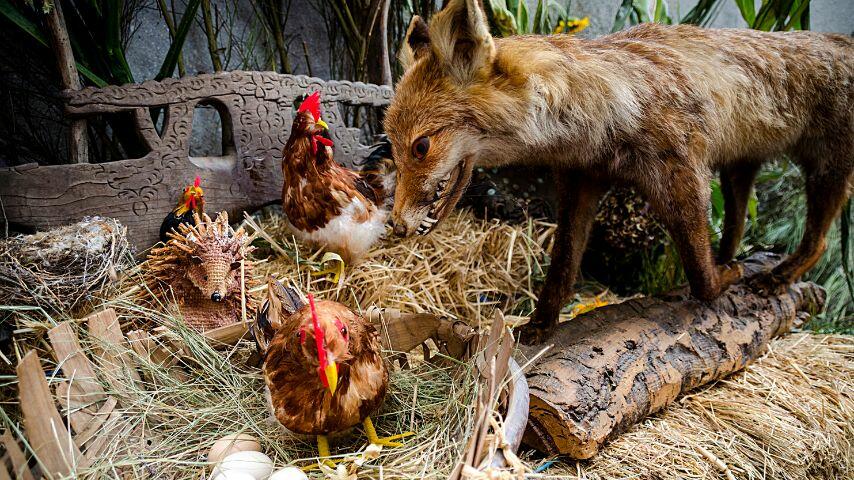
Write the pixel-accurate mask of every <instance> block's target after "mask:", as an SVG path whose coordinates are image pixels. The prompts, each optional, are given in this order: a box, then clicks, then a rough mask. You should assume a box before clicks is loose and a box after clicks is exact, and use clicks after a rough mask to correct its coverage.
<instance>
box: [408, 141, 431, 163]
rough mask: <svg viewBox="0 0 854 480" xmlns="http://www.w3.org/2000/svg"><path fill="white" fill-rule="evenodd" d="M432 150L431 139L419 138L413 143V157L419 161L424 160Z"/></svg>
mask: <svg viewBox="0 0 854 480" xmlns="http://www.w3.org/2000/svg"><path fill="white" fill-rule="evenodd" d="M428 150H430V139H429V138H427V137H418V138H416V139H415V141H414V142H412V156H413V157H415V158H417V159H418V160H423V159H424V157H425V156H426V155H427V151H428Z"/></svg>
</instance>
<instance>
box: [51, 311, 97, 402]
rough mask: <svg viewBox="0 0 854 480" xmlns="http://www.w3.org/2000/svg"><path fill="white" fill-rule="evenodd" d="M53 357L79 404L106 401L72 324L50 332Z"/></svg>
mask: <svg viewBox="0 0 854 480" xmlns="http://www.w3.org/2000/svg"><path fill="white" fill-rule="evenodd" d="M47 334H48V337H49V338H50V344H51V346H53V356H54V358H55V359H56V363H57V365H58V366H59V367H60V368H62V373H63V375H64V376H65V378H66V379H67V380H68V381H69V382H70V390H69V394H70V395H71V396H72V399H73V400H76V401H78V402H87V403H92V402H98V401H101V400H104V398H106V397H105V395H104V389H103V387H102V386H101V383H100V382H99V381H98V375H97V374H96V373H95V367H94V366H93V365H92V362H90V361H89V358H88V357H86V355H85V354H84V353H83V349H82V348H81V347H80V341H79V340H78V338H77V334H76V333H74V330H73V329H72V328H71V322H62V323H60V324H59V325H57V326H55V327H53V328H52V329H50V330H49V331H48V332H47Z"/></svg>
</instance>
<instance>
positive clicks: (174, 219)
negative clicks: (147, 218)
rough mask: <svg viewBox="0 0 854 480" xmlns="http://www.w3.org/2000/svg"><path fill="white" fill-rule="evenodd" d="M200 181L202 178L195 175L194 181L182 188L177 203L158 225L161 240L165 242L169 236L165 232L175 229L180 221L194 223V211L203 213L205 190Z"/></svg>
mask: <svg viewBox="0 0 854 480" xmlns="http://www.w3.org/2000/svg"><path fill="white" fill-rule="evenodd" d="M201 182H202V179H201V178H199V177H196V181H195V182H194V183H193V184H192V185H190V186H188V187H187V188H186V189H184V193H182V194H181V199H180V200H179V201H178V205H177V206H176V207H175V208H174V209H173V210H172V211H171V212H169V215H166V218H164V219H163V223H162V224H161V225H160V241H161V242H163V243H166V242H167V241H169V237H168V236H167V235H166V234H167V233H169V232H171V231H172V230H175V231H177V230H178V225H181V224H182V223H186V224H189V225H194V223H193V214H194V213H198V214H199V216H201V215H202V213H204V211H205V192H203V191H202V187H200V186H199V184H201Z"/></svg>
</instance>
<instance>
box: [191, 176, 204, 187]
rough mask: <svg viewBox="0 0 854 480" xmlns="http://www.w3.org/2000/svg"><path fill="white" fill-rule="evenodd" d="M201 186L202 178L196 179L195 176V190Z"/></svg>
mask: <svg viewBox="0 0 854 480" xmlns="http://www.w3.org/2000/svg"><path fill="white" fill-rule="evenodd" d="M201 184H202V177H198V176H197V177H196V181H195V182H193V186H194V187H196V188H198V186H199V185H201Z"/></svg>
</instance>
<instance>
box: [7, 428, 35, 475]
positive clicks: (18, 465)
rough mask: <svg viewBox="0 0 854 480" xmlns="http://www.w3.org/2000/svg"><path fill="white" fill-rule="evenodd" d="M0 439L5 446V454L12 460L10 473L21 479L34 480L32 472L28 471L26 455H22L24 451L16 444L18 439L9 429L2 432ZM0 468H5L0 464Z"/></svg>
mask: <svg viewBox="0 0 854 480" xmlns="http://www.w3.org/2000/svg"><path fill="white" fill-rule="evenodd" d="M0 441H2V443H3V445H4V446H5V447H6V454H7V455H9V459H11V460H12V469H13V472H12V473H13V474H14V475H15V478H20V479H21V480H35V477H33V473H32V472H31V471H30V467H29V466H28V465H27V457H26V456H24V452H23V451H21V447H20V446H19V445H18V441H17V440H15V437H14V436H13V435H12V432H10V431H9V430H6V431H5V432H3V436H2V437H0ZM0 470H5V469H4V468H3V466H2V465H0Z"/></svg>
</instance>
